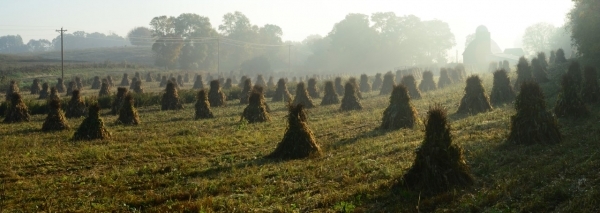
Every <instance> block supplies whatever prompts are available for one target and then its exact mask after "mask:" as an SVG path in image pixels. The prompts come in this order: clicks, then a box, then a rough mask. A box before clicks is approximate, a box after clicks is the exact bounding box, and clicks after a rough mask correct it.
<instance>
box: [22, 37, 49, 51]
mask: <svg viewBox="0 0 600 213" xmlns="http://www.w3.org/2000/svg"><path fill="white" fill-rule="evenodd" d="M27 48H28V50H29V51H30V52H41V51H48V50H50V48H52V42H50V41H48V40H46V39H39V40H34V39H31V40H29V42H27Z"/></svg>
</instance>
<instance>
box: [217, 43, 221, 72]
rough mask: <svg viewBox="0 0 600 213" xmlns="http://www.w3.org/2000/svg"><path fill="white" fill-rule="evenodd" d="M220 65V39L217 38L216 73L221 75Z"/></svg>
mask: <svg viewBox="0 0 600 213" xmlns="http://www.w3.org/2000/svg"><path fill="white" fill-rule="evenodd" d="M220 64H221V37H220V36H217V73H219V75H220V74H221V68H220V67H219V65H220Z"/></svg>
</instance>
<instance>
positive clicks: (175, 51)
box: [152, 34, 183, 67]
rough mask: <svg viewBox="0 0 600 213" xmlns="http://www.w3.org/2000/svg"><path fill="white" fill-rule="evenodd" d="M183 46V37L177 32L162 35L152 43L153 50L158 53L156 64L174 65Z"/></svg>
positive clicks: (162, 65)
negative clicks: (176, 33)
mask: <svg viewBox="0 0 600 213" xmlns="http://www.w3.org/2000/svg"><path fill="white" fill-rule="evenodd" d="M182 47H183V39H182V38H181V36H178V35H175V34H167V35H164V36H161V37H160V38H159V39H157V40H156V41H155V42H154V44H153V45H152V51H154V52H155V53H156V61H155V64H156V65H157V66H161V67H172V66H174V65H175V64H176V62H177V58H178V57H179V54H180V52H181V48H182Z"/></svg>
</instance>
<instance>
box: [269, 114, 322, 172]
mask: <svg viewBox="0 0 600 213" xmlns="http://www.w3.org/2000/svg"><path fill="white" fill-rule="evenodd" d="M288 111H289V114H288V116H287V119H288V127H287V129H286V131H285V134H284V135H283V139H282V140H281V142H279V144H277V148H275V150H274V151H273V152H272V153H271V154H269V155H267V156H266V157H267V158H277V159H284V160H289V159H299V158H307V157H317V156H320V155H321V148H320V147H319V145H318V144H317V142H316V140H315V136H314V135H313V133H312V131H311V130H310V128H309V127H308V124H307V115H306V111H305V110H304V107H303V106H302V104H297V105H289V106H288Z"/></svg>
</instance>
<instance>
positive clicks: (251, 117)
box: [242, 85, 271, 123]
mask: <svg viewBox="0 0 600 213" xmlns="http://www.w3.org/2000/svg"><path fill="white" fill-rule="evenodd" d="M258 87H261V86H260V85H258ZM261 88H262V87H261ZM260 90H261V89H253V90H252V92H251V93H250V96H249V97H248V106H246V108H245V109H244V112H243V113H242V119H245V120H247V121H248V123H258V122H266V121H270V120H271V118H270V117H269V113H268V112H267V107H266V105H265V98H264V96H263V94H262V92H261V91H260Z"/></svg>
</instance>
